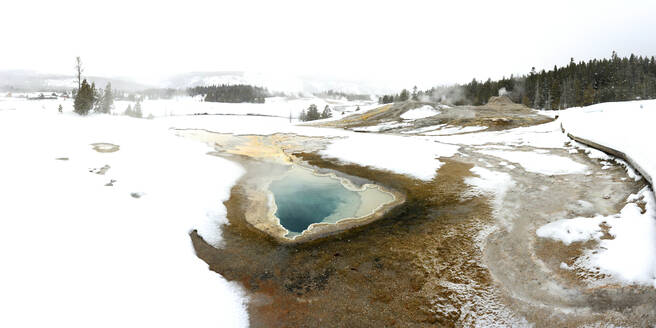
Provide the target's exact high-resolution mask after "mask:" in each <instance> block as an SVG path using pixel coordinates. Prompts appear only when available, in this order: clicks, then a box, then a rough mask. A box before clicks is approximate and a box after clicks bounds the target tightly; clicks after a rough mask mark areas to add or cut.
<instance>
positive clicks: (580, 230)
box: [0, 98, 656, 327]
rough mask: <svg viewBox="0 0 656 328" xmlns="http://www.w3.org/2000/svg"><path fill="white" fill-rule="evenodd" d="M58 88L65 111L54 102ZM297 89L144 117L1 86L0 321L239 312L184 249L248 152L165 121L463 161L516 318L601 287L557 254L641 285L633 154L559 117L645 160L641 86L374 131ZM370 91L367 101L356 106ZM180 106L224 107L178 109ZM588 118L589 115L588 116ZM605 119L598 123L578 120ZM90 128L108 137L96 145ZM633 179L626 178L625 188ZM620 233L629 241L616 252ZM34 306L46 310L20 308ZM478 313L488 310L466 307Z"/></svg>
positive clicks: (338, 154) (654, 232) (397, 165)
mask: <svg viewBox="0 0 656 328" xmlns="http://www.w3.org/2000/svg"><path fill="white" fill-rule="evenodd" d="M60 103H61V104H63V105H64V110H65V113H64V114H58V113H57V112H56V108H57V106H58V105H59V104H60ZM310 103H315V104H317V105H318V107H319V108H322V106H323V105H324V103H321V102H319V101H318V100H317V99H315V98H308V99H296V100H289V99H287V100H285V99H279V98H278V99H276V98H274V99H267V103H266V104H216V103H203V102H199V101H197V100H193V99H191V98H181V99H174V100H168V101H164V100H153V101H145V102H144V103H143V109H144V112H145V114H146V115H148V114H153V116H155V119H153V120H146V119H142V120H140V119H132V118H127V117H123V116H110V115H91V116H89V117H79V116H77V115H75V114H72V113H71V112H70V111H71V106H72V101H71V100H67V101H63V102H61V101H59V100H40V101H27V100H24V99H15V98H0V138H1V139H0V140H3V141H2V145H3V147H2V151H3V161H2V164H0V165H2V169H1V170H0V179H1V180H2V183H3V187H2V189H0V192H1V194H0V196H1V197H2V199H5V200H8V201H7V202H5V204H3V206H1V207H0V217H1V218H2V219H0V246H2V251H0V252H1V255H2V258H3V259H4V264H6V266H5V269H4V271H3V272H4V277H6V278H5V279H3V280H2V281H1V282H0V290H2V296H0V302H1V303H2V306H3V308H4V309H7V311H6V313H7V314H6V315H3V316H2V317H0V324H2V325H3V326H12V327H15V326H19V327H20V326H35V325H37V326H39V325H46V324H47V325H57V324H58V323H66V324H67V325H68V326H73V327H75V326H79V327H82V326H89V325H91V326H107V327H110V326H112V327H113V326H190V325H202V326H221V327H223V326H226V327H227V326H230V327H232V326H245V325H247V324H248V317H247V315H246V308H245V305H244V301H245V300H246V299H247V298H246V295H245V293H244V292H243V291H242V290H241V289H240V287H238V286H236V285H234V284H231V283H228V282H227V281H225V280H224V279H223V278H222V277H221V276H219V275H216V274H214V273H212V272H210V271H209V270H208V268H207V265H206V264H205V263H203V262H202V261H200V260H199V259H197V258H196V257H195V256H194V253H193V249H192V247H191V245H190V242H189V236H188V233H189V231H190V230H192V229H197V230H198V231H199V233H200V235H201V236H203V238H205V239H206V240H208V241H209V242H211V243H213V244H215V245H219V246H220V245H221V234H220V231H221V230H220V229H219V227H220V226H221V225H222V224H224V223H226V220H225V208H224V206H223V204H222V202H223V201H224V200H226V199H227V198H228V197H229V190H230V188H231V187H232V186H233V184H234V183H235V182H236V181H237V179H238V178H239V177H240V175H241V174H243V170H242V168H241V167H239V166H238V165H236V164H234V163H232V162H229V161H227V160H225V159H222V158H218V157H214V156H208V155H206V153H207V152H208V151H210V150H211V148H209V147H207V146H205V145H203V144H200V143H196V142H193V141H189V140H186V139H183V138H179V137H175V136H174V133H173V132H172V131H170V128H176V129H205V130H208V131H214V132H221V133H234V134H260V135H261V134H274V133H294V134H299V135H305V136H319V137H325V138H327V139H328V140H329V141H330V144H329V145H328V146H327V147H326V149H324V150H322V151H321V154H322V155H323V156H324V157H326V158H334V159H337V160H338V161H341V162H347V163H355V164H359V165H362V166H370V167H373V168H377V169H382V170H387V171H391V172H395V173H399V174H405V175H407V176H410V177H414V178H416V179H418V181H424V182H425V181H429V180H431V179H433V178H434V177H435V175H436V170H438V169H439V168H440V167H441V166H442V165H443V163H444V161H443V160H440V158H448V157H452V158H457V160H460V161H463V162H466V163H470V164H472V168H471V170H470V172H471V174H472V176H471V177H467V178H465V179H464V182H465V184H466V185H467V186H469V188H470V190H469V191H468V192H467V193H466V194H464V195H462V196H463V197H476V196H477V195H483V196H486V197H490V200H491V201H492V204H491V205H492V207H493V213H494V217H495V220H496V222H495V223H494V224H493V225H491V226H489V227H487V228H486V229H485V230H484V232H485V233H482V234H481V237H480V238H479V239H478V240H479V242H480V245H479V246H480V249H481V253H482V255H481V257H482V261H484V262H485V265H486V266H487V267H488V269H489V271H490V273H491V275H492V276H493V277H494V278H495V279H496V280H497V281H498V282H499V284H500V285H501V286H502V289H503V290H504V293H505V295H506V296H508V297H509V298H510V299H512V300H514V301H513V302H514V303H513V302H511V305H508V304H505V305H502V304H496V305H495V306H497V307H504V308H505V307H511V308H513V309H514V310H513V311H516V312H517V313H519V316H520V317H521V318H522V320H520V321H521V322H524V323H525V322H526V321H524V319H523V318H526V320H528V322H546V321H541V320H548V319H547V318H549V317H548V315H549V314H552V311H555V309H558V311H561V312H558V313H561V314H562V315H563V316H564V317H563V318H566V319H565V320H569V319H571V318H578V319H581V318H583V319H581V320H584V322H590V321H586V320H589V319H590V318H593V319H594V318H597V317H595V316H590V314H589V313H587V312H585V311H586V310H585V308H586V307H587V306H589V304H590V303H591V302H606V301H608V300H606V299H604V298H603V297H601V298H595V297H600V296H598V295H597V296H595V295H596V294H593V295H591V296H590V295H588V294H586V293H588V292H587V289H586V288H590V285H585V287H577V286H574V287H573V286H571V285H569V284H566V283H563V280H564V279H565V278H563V277H566V276H565V275H566V274H567V272H573V271H575V270H577V269H581V270H583V269H585V270H588V271H591V272H593V273H596V274H602V275H605V276H606V278H604V279H605V280H601V279H597V280H596V284H597V285H595V286H599V284H602V283H606V282H613V283H619V284H620V285H621V286H627V285H638V286H653V281H654V276H655V272H656V271H655V270H654V267H655V266H656V265H655V262H656V261H654V260H653V258H654V254H656V250H654V247H653V245H654V241H655V240H656V238H654V236H656V228H655V225H654V201H653V193H652V192H651V190H650V189H649V188H645V189H642V190H633V189H631V188H633V186H635V185H636V183H635V182H633V181H632V180H633V179H630V178H631V177H633V176H634V175H632V174H633V173H632V170H631V169H630V167H626V165H625V164H623V162H622V161H619V160H615V159H613V158H612V157H610V156H607V155H604V154H603V153H600V152H598V151H595V150H592V149H590V148H588V147H585V146H582V145H580V144H577V143H575V142H572V141H571V140H569V138H568V137H567V136H566V135H565V134H563V133H562V131H561V126H560V124H561V123H562V124H563V127H565V129H566V130H567V132H571V133H573V134H576V135H577V136H580V137H582V138H586V139H589V140H593V141H595V142H597V143H600V144H604V145H607V146H609V147H613V148H615V149H618V150H620V151H623V152H625V153H626V154H627V155H629V156H631V157H632V158H633V159H634V160H635V161H636V162H638V163H639V164H640V165H641V167H642V168H643V169H645V170H646V171H647V172H654V171H653V167H654V163H655V161H653V156H652V155H653V152H650V151H644V150H645V149H650V148H648V147H649V146H650V145H649V141H651V140H654V138H653V137H651V135H650V134H649V133H651V132H650V131H651V130H649V129H648V128H647V126H646V124H648V123H645V122H649V120H651V122H653V116H650V115H652V113H651V112H645V110H648V109H649V108H652V107H653V104H654V102H651V101H645V102H628V103H618V104H606V106H607V107H604V106H603V105H604V104H601V105H596V106H591V107H588V108H584V109H572V110H569V111H564V112H563V113H561V116H560V118H559V119H558V120H557V121H554V122H550V123H546V124H541V125H536V126H529V127H520V128H515V129H509V130H503V131H478V132H477V131H474V130H471V131H467V132H472V133H467V134H456V135H433V136H427V135H425V132H429V131H430V130H428V129H423V130H417V131H415V133H405V134H404V135H395V134H386V135H383V134H378V133H356V132H352V131H345V130H342V129H329V128H317V127H312V126H300V125H295V124H290V122H289V119H288V116H289V112H290V111H291V112H292V113H295V112H296V111H300V110H301V109H303V108H306V107H307V106H308V105H309V104H310ZM333 105H334V104H333ZM333 105H331V106H333ZM341 105H342V106H345V107H343V108H345V109H348V110H346V112H347V113H346V114H344V115H349V111H351V112H350V113H353V111H354V107H355V106H356V104H353V103H349V104H346V103H345V104H341ZM335 106H336V105H335ZM624 106H626V108H628V109H627V110H626V111H625V110H624V108H625V107H624ZM640 106H642V108H641V107H640ZM123 107H127V102H117V104H116V111H117V112H122V111H123V110H124V108H123ZM375 107H376V106H375V105H373V104H372V105H370V106H368V107H367V106H364V105H363V106H361V111H360V112H358V113H364V112H366V111H368V110H369V109H373V108H375ZM634 107H635V108H634ZM606 108H608V109H607V110H606ZM620 112H621V113H620ZM193 113H208V114H226V115H200V116H199V115H195V116H194V115H186V114H193ZM627 113H629V114H630V115H627ZM248 114H250V115H248ZM243 115H248V116H243ZM254 115H266V116H272V117H262V116H254ZM339 115H341V114H339ZM640 115H642V116H640ZM592 120H596V121H595V122H597V123H596V124H589V122H591V121H592ZM622 120H624V121H622ZM609 122H612V123H609ZM620 123H621V124H620ZM389 124H393V123H389ZM602 124H607V125H606V126H605V127H606V128H607V129H611V130H606V129H602V128H592V127H590V126H595V127H598V126H601V125H602ZM619 126H622V127H623V128H618V127H619ZM455 128H457V127H455ZM612 128H615V129H614V130H612ZM373 130H374V128H372V131H373ZM609 131H610V132H609ZM646 131H647V132H646ZM459 132H464V131H459ZM421 134H423V135H421ZM579 134H580V135H579ZM609 135H610V136H614V137H612V138H611V137H609ZM94 143H106V144H112V145H118V146H119V147H120V148H119V150H118V151H116V152H97V151H96V150H94V149H93V147H92V144H94ZM102 149H104V150H111V149H112V147H111V145H109V146H105V148H102ZM107 184H109V186H107ZM631 193H634V194H636V195H635V196H631V197H629V198H628V199H627V196H628V195H630V194H631ZM618 204H620V205H621V206H620V207H619V208H618ZM620 209H621V211H620ZM604 233H607V234H608V235H609V236H610V238H606V237H603V236H604ZM545 240H550V241H554V242H557V243H560V244H562V245H564V246H563V247H578V246H577V245H580V244H581V243H583V242H586V241H588V242H592V243H596V244H592V246H590V247H588V248H585V249H583V250H581V252H582V253H581V254H580V255H579V256H577V257H576V261H574V262H571V261H569V260H570V259H571V258H566V257H564V255H563V254H565V253H566V252H562V253H560V252H555V251H551V250H545V249H544V246H543V244H542V243H543V242H544V241H545ZM629 251H630V252H631V256H630V257H627V256H624V255H625V254H626V253H627V252H629ZM552 253H556V254H552ZM545 254H547V255H545ZM554 256H555V259H554V258H552V257H554ZM558 256H561V257H562V258H561V257H558ZM568 261H569V262H571V263H569V262H568ZM552 262H553V263H555V264H553V263H552ZM565 262H568V263H565ZM563 268H565V269H563ZM559 270H560V271H559ZM447 286H451V285H448V284H447ZM454 286H455V285H454ZM601 286H602V287H603V285H601ZM444 288H450V287H444ZM454 288H455V287H454ZM472 288H475V287H472ZM650 288H651V287H650ZM650 290H651V289H650ZM452 292H453V293H454V295H458V293H459V292H460V291H459V290H458V289H457V288H455V289H454V290H453V291H452ZM609 293H611V294H612V292H609ZM644 293H651V291H645V292H644ZM217 295H220V296H217ZM586 295H587V296H586ZM649 295H651V294H649ZM611 296H612V297H617V298H619V299H622V300H624V301H627V302H628V301H631V300H632V299H631V298H630V297H629V296H622V295H621V294H620V295H619V296H617V295H615V294H612V295H611ZM599 299H601V301H599ZM611 299H612V298H611ZM495 302H496V301H495ZM533 304H539V306H535V307H534V305H533ZM648 304H651V303H648ZM34 309H39V312H40V313H41V314H42V315H39V316H35V315H33V310H34ZM107 309H111V312H112V315H111V316H109V317H108V316H107V315H106V314H107V313H108V312H107V311H108V310H107ZM568 311H570V312H568ZM581 313H583V314H581ZM586 313H587V314H586ZM71 318H72V319H71ZM98 318H103V319H102V320H99V319H98ZM604 318H605V317H604ZM488 319H489V320H491V321H489V322H494V318H492V319H490V318H480V320H478V321H480V322H488V321H486V320H488ZM578 319H577V320H578ZM602 319H603V318H602ZM594 320H597V319H594ZM594 320H593V321H594ZM16 322H18V323H19V324H15V323H16ZM21 323H22V324H21Z"/></svg>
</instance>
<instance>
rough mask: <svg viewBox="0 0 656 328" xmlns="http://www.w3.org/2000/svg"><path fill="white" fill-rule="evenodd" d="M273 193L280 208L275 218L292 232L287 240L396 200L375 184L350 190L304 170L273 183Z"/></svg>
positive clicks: (360, 215) (286, 175)
mask: <svg viewBox="0 0 656 328" xmlns="http://www.w3.org/2000/svg"><path fill="white" fill-rule="evenodd" d="M269 190H270V191H271V193H272V194H273V197H274V201H275V204H276V207H277V209H276V212H275V215H276V217H278V219H279V220H280V224H281V225H282V226H283V227H284V228H285V229H287V230H288V231H289V233H288V234H287V236H286V237H293V236H296V235H299V234H301V233H302V232H303V231H304V230H306V229H307V228H308V227H309V226H310V225H311V224H313V223H320V222H321V223H337V221H339V220H342V219H346V218H360V217H365V216H368V215H370V214H372V213H374V211H376V209H378V208H379V207H380V206H382V205H385V204H387V203H390V202H392V201H394V199H395V198H394V196H393V195H392V194H390V193H388V192H384V191H382V190H380V189H379V188H377V187H375V186H373V185H365V186H364V187H363V188H361V189H356V188H352V187H351V188H347V187H346V186H345V185H344V183H343V182H342V181H341V180H340V179H339V178H336V177H334V176H328V175H325V176H324V175H316V174H314V173H313V172H311V171H310V170H309V169H304V168H300V167H294V168H292V169H291V170H290V171H288V172H287V173H285V175H283V177H282V178H280V179H279V180H275V181H273V182H271V184H270V185H269Z"/></svg>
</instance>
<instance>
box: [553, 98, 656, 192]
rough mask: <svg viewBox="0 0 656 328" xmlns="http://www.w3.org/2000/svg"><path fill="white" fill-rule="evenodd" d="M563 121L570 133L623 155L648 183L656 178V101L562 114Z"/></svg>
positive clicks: (589, 107) (569, 110)
mask: <svg viewBox="0 0 656 328" xmlns="http://www.w3.org/2000/svg"><path fill="white" fill-rule="evenodd" d="M561 120H562V123H563V127H564V128H565V130H566V131H567V132H568V133H571V134H572V135H574V136H576V137H579V138H584V139H586V140H589V141H592V142H594V143H597V144H599V145H602V146H605V147H609V148H611V149H614V150H617V151H620V152H623V153H624V154H626V156H627V157H628V158H629V160H630V161H633V162H634V163H635V164H636V165H637V166H638V167H637V168H639V171H642V173H643V175H645V177H646V178H647V179H648V180H652V178H653V177H655V176H656V152H655V151H652V149H653V141H654V140H656V130H655V129H654V122H656V100H642V101H628V102H614V103H603V104H596V105H592V106H588V107H584V108H572V109H568V110H566V111H562V115H561ZM652 183H653V182H652Z"/></svg>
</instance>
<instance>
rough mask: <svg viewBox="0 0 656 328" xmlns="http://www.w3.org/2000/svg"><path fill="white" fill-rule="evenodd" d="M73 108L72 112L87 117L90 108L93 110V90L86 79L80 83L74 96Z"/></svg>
mask: <svg viewBox="0 0 656 328" xmlns="http://www.w3.org/2000/svg"><path fill="white" fill-rule="evenodd" d="M73 108H74V110H73V111H74V112H75V113H78V114H80V115H87V114H88V113H89V111H90V110H91V108H93V90H92V89H91V86H90V85H89V83H87V80H86V79H84V80H83V81H82V84H81V86H80V90H79V91H78V92H77V94H76V96H75V102H74V103H73Z"/></svg>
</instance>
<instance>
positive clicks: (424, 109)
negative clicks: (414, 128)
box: [401, 105, 440, 120]
mask: <svg viewBox="0 0 656 328" xmlns="http://www.w3.org/2000/svg"><path fill="white" fill-rule="evenodd" d="M439 113H440V111H439V110H436V109H435V108H433V106H430V105H424V106H421V107H419V108H415V109H411V110H409V111H407V112H405V113H403V114H401V118H402V119H404V120H418V119H421V118H426V117H431V116H435V115H437V114H439Z"/></svg>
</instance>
